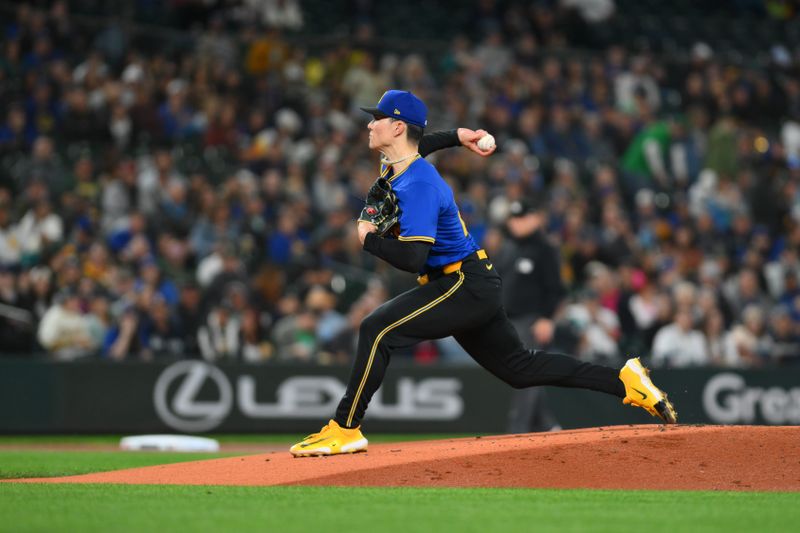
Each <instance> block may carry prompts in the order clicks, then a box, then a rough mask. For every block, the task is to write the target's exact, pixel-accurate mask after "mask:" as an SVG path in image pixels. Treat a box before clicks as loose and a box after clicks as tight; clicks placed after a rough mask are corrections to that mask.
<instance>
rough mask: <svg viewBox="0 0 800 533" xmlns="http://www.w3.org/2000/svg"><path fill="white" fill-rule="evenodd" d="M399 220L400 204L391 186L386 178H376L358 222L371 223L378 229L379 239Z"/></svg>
mask: <svg viewBox="0 0 800 533" xmlns="http://www.w3.org/2000/svg"><path fill="white" fill-rule="evenodd" d="M399 218H400V204H399V202H398V201H397V196H396V195H395V193H394V191H393V190H392V184H391V183H389V180H387V179H386V178H378V179H377V180H375V183H373V184H372V187H370V188H369V192H368V193H367V200H366V203H365V205H364V209H362V210H361V216H359V217H358V219H359V220H363V221H365V222H371V223H372V224H375V226H376V227H377V228H378V229H377V231H376V232H377V233H378V235H380V236H381V237H383V236H384V235H386V234H387V233H389V231H390V230H391V229H392V227H393V226H394V225H395V224H397V221H398V220H399Z"/></svg>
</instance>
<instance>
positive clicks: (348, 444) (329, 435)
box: [289, 420, 367, 457]
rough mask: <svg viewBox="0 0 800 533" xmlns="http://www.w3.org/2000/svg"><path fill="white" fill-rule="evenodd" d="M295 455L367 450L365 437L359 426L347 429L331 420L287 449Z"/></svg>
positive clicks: (335, 453) (334, 453)
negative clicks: (316, 431)
mask: <svg viewBox="0 0 800 533" xmlns="http://www.w3.org/2000/svg"><path fill="white" fill-rule="evenodd" d="M289 451H290V452H291V453H292V455H294V456H295V457H307V456H316V455H337V454H340V453H356V452H365V451H367V439H366V438H365V437H364V435H362V434H361V427H360V426H359V427H357V428H353V429H347V428H343V427H342V426H340V425H339V424H337V423H336V421H335V420H331V421H330V422H328V424H327V425H325V426H324V427H323V428H322V429H321V430H320V431H319V433H312V434H311V435H309V436H308V437H306V438H304V439H303V440H302V441H300V442H298V443H297V444H295V445H294V446H292V447H291V449H290V450H289Z"/></svg>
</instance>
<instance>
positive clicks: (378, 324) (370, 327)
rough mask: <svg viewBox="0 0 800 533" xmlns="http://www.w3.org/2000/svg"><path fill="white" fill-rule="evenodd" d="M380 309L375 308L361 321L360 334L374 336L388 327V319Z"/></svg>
mask: <svg viewBox="0 0 800 533" xmlns="http://www.w3.org/2000/svg"><path fill="white" fill-rule="evenodd" d="M379 311H380V310H375V311H373V312H372V313H370V314H369V315H367V316H366V317H364V320H362V321H361V326H360V327H359V334H360V335H363V336H366V337H374V336H375V335H377V334H378V333H379V332H380V331H381V330H382V329H383V328H385V327H386V320H385V319H384V318H383V317H382V316H381V313H380V312H379Z"/></svg>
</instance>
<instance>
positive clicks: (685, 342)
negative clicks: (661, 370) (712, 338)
mask: <svg viewBox="0 0 800 533" xmlns="http://www.w3.org/2000/svg"><path fill="white" fill-rule="evenodd" d="M693 322H694V317H693V316H692V311H691V309H686V308H681V307H679V308H678V311H677V312H676V313H675V321H674V322H673V323H672V324H669V325H668V326H664V327H663V328H661V329H660V330H658V333H656V337H655V340H654V341H653V357H652V359H651V362H652V364H653V366H666V367H671V368H684V367H689V366H703V365H706V364H708V362H709V355H708V347H707V344H706V337H705V335H704V334H703V332H702V331H698V330H696V329H694V327H693Z"/></svg>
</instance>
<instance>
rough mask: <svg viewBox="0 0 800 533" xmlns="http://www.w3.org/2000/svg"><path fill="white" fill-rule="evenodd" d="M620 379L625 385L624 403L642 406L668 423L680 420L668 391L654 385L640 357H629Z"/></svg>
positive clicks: (620, 373) (621, 371) (620, 372)
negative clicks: (669, 398)
mask: <svg viewBox="0 0 800 533" xmlns="http://www.w3.org/2000/svg"><path fill="white" fill-rule="evenodd" d="M619 379H620V380H621V381H622V383H623V384H624V385H625V398H623V399H622V403H624V404H626V405H635V406H636V407H641V408H642V409H644V410H646V411H647V412H648V413H650V414H651V415H653V416H656V417H658V418H660V419H661V420H663V421H664V423H666V424H675V423H677V422H678V413H677V412H675V408H674V407H673V406H672V403H670V401H669V400H668V399H667V395H666V393H664V392H663V391H661V390H660V389H659V388H658V387H656V386H655V385H653V382H652V381H650V371H649V370H647V369H646V368H645V367H644V365H642V362H641V361H639V358H638V357H635V358H633V359H628V361H627V362H626V363H625V366H623V367H622V369H621V370H620V371H619Z"/></svg>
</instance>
